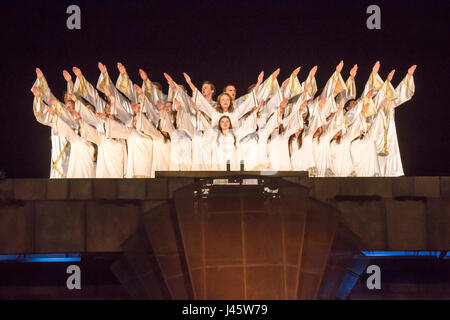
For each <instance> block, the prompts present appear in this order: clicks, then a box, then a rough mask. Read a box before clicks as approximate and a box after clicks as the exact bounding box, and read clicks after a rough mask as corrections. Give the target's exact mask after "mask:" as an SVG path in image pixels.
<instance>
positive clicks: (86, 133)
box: [80, 121, 104, 145]
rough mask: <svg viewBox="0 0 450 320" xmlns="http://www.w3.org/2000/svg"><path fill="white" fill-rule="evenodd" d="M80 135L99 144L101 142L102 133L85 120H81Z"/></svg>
mask: <svg viewBox="0 0 450 320" xmlns="http://www.w3.org/2000/svg"><path fill="white" fill-rule="evenodd" d="M80 126H81V137H82V138H83V139H85V140H87V141H90V142H93V143H95V144H96V145H100V144H101V143H102V142H103V139H104V134H103V133H100V132H98V131H97V130H96V129H95V128H94V127H91V126H90V125H88V124H87V123H86V122H84V121H81V123H80Z"/></svg>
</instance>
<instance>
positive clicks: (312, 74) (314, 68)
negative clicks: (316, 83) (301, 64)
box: [308, 66, 317, 78]
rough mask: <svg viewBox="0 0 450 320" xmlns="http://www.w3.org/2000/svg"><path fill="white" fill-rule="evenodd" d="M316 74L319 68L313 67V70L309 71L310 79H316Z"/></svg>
mask: <svg viewBox="0 0 450 320" xmlns="http://www.w3.org/2000/svg"><path fill="white" fill-rule="evenodd" d="M316 72H317V66H314V67H312V68H311V70H310V71H309V75H308V77H310V78H314V76H315V75H316Z"/></svg>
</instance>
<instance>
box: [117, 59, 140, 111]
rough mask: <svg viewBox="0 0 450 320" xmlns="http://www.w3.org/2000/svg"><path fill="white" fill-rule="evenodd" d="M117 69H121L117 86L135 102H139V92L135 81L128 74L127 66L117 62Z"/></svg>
mask: <svg viewBox="0 0 450 320" xmlns="http://www.w3.org/2000/svg"><path fill="white" fill-rule="evenodd" d="M117 69H118V70H119V77H118V78H117V81H116V88H117V89H118V90H119V91H120V92H122V93H123V94H124V95H125V96H126V97H127V98H128V99H129V100H130V101H131V103H133V104H136V103H137V102H138V93H137V92H136V90H135V87H134V85H133V82H132V81H131V79H130V77H129V76H128V73H127V69H126V68H125V66H124V65H123V64H122V63H120V62H117Z"/></svg>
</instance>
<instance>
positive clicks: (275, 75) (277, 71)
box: [272, 68, 280, 80]
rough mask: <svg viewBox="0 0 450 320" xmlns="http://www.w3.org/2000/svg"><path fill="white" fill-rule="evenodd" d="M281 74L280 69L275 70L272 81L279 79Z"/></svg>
mask: <svg viewBox="0 0 450 320" xmlns="http://www.w3.org/2000/svg"><path fill="white" fill-rule="evenodd" d="M279 74H280V68H278V69H277V70H275V71H274V72H273V73H272V79H274V80H275V79H276V78H277V77H278V75H279Z"/></svg>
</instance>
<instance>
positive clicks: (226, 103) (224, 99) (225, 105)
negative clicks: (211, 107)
mask: <svg viewBox="0 0 450 320" xmlns="http://www.w3.org/2000/svg"><path fill="white" fill-rule="evenodd" d="M219 104H220V105H221V106H222V109H223V111H227V110H228V108H229V107H230V105H231V101H230V98H229V97H227V96H226V95H223V96H221V97H220V101H219Z"/></svg>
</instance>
